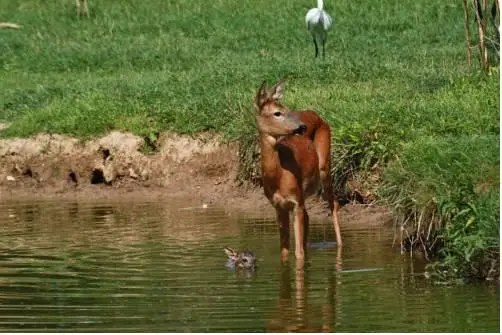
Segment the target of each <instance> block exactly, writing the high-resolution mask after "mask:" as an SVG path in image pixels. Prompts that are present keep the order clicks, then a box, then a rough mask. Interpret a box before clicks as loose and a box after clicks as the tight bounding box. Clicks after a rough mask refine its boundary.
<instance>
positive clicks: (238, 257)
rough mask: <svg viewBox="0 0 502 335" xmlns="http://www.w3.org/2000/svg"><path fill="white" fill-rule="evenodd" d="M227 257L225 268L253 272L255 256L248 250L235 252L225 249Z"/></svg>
mask: <svg viewBox="0 0 502 335" xmlns="http://www.w3.org/2000/svg"><path fill="white" fill-rule="evenodd" d="M225 253H226V254H227V256H228V261H227V267H229V268H231V269H243V270H250V271H254V270H255V269H256V256H255V255H254V254H253V252H252V251H250V250H247V249H246V250H244V251H242V252H237V250H235V249H232V248H229V247H225Z"/></svg>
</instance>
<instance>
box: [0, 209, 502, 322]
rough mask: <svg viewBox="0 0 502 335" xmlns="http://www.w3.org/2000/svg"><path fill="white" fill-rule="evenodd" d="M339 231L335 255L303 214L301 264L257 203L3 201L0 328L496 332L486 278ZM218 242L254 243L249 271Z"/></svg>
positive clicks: (494, 298)
mask: <svg viewBox="0 0 502 335" xmlns="http://www.w3.org/2000/svg"><path fill="white" fill-rule="evenodd" d="M182 208H184V209H183V210H180V209H182ZM342 229H343V231H342V233H343V235H344V247H343V253H342V252H341V251H339V250H337V248H336V245H335V244H333V243H332V242H333V241H334V240H335V236H334V232H333V231H332V227H331V224H330V223H329V220H328V219H326V220H325V221H319V222H315V221H314V222H312V224H311V232H310V240H311V246H310V248H309V249H308V257H307V261H306V263H305V266H304V267H301V266H297V264H296V262H295V259H294V257H290V261H289V262H287V263H284V264H283V263H281V262H280V259H279V237H278V230H277V227H276V226H275V223H274V218H273V217H263V216H262V214H261V213H246V214H239V215H236V214H233V213H232V214H230V213H227V212H225V211H224V210H221V209H213V208H207V209H203V208H200V206H198V205H197V204H192V203H190V202H187V201H183V202H172V201H171V202H169V203H132V202H131V203H101V204H92V203H70V202H68V203H56V202H50V203H47V202H39V203H2V204H0V234H1V236H2V239H0V310H1V312H0V331H19V330H21V331H33V330H36V331H64V330H66V331H86V332H87V331H143V332H146V331H172V332H183V331H184V332H188V331H191V332H198V331H214V332H218V331H237V332H246V331H262V332H265V331H274V332H280V331H295V332H297V331H298V332H304V331H306V332H337V331H339V332H367V331H371V332H374V331H387V332H397V331H401V332H417V331H420V332H442V331H451V332H456V331H464V332H470V331H480V332H481V331H491V332H498V330H499V287H498V286H496V285H494V286H484V285H480V286H471V285H465V286H455V287H438V286H432V285H430V284H429V283H428V282H426V281H425V280H424V278H423V276H422V273H423V267H422V266H419V265H417V264H414V263H413V262H410V260H409V259H408V258H407V257H405V256H401V255H400V253H399V252H396V250H394V249H392V248H391V244H392V239H393V233H392V231H389V229H388V228H382V227H374V226H373V227H355V226H354V225H352V226H351V222H344V224H343V225H342ZM226 245H230V246H233V247H235V248H237V249H239V250H242V249H244V248H249V249H251V250H253V252H254V253H255V254H256V255H257V257H258V270H257V271H256V273H255V274H253V275H251V276H246V275H245V273H242V272H232V271H230V270H229V269H228V268H227V267H226V266H225V264H226V260H227V259H226V255H225V253H224V252H223V247H224V246H226Z"/></svg>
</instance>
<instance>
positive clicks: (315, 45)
mask: <svg viewBox="0 0 502 335" xmlns="http://www.w3.org/2000/svg"><path fill="white" fill-rule="evenodd" d="M312 40H313V41H314V47H315V57H316V58H317V55H318V54H319V49H318V48H317V41H316V40H315V36H313V37H312Z"/></svg>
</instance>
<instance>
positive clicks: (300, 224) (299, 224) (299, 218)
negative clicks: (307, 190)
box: [293, 204, 306, 260]
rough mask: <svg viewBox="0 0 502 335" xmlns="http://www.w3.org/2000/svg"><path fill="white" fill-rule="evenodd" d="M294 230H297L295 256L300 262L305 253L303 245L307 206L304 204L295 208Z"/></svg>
mask: <svg viewBox="0 0 502 335" xmlns="http://www.w3.org/2000/svg"><path fill="white" fill-rule="evenodd" d="M293 211H294V220H295V221H294V229H295V256H296V258H297V259H298V260H303V259H304V257H305V251H304V249H303V245H304V243H305V241H306V240H305V213H306V211H305V206H304V205H303V204H298V205H295V207H294V210H293Z"/></svg>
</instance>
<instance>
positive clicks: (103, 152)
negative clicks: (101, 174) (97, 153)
mask: <svg viewBox="0 0 502 335" xmlns="http://www.w3.org/2000/svg"><path fill="white" fill-rule="evenodd" d="M101 153H102V154H103V160H105V161H106V159H107V158H108V157H110V150H109V149H105V148H103V149H101Z"/></svg>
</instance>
